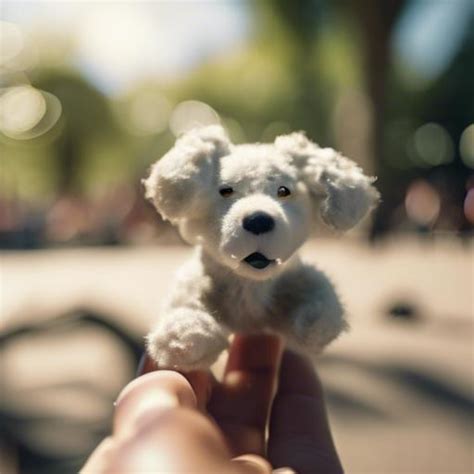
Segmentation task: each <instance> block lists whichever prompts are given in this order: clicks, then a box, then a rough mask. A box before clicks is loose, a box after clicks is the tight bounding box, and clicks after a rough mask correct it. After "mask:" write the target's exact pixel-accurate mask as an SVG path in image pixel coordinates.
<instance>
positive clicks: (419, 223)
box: [0, 0, 474, 473]
mask: <svg viewBox="0 0 474 474" xmlns="http://www.w3.org/2000/svg"><path fill="white" fill-rule="evenodd" d="M0 14H1V23H0V74H1V79H0V81H1V83H0V160H1V161H0V162H1V167H0V249H2V250H1V253H0V257H1V273H0V305H1V319H0V371H1V373H0V459H2V463H3V464H0V472H2V473H4V472H7V473H10V472H12V473H15V472H32V473H33V472H34V473H36V472H45V473H55V472H58V473H59V472H61V473H63V472H75V471H77V469H78V468H79V467H80V466H81V464H82V463H83V461H84V459H85V457H86V456H87V455H88V453H89V452H90V451H91V450H92V449H93V447H94V446H95V445H96V444H97V443H98V441H99V440H100V439H101V438H102V437H103V436H104V435H105V434H106V433H107V430H108V429H109V421H110V414H111V410H112V401H113V400H114V398H115V396H116V395H117V393H118V391H119V390H120V388H121V387H122V386H123V385H124V384H125V383H126V382H127V381H128V380H130V379H131V378H132V377H133V373H134V368H135V366H136V363H137V360H138V358H139V355H140V353H141V346H142V337H143V334H144V333H145V332H146V330H147V327H148V325H149V324H150V321H151V320H152V318H153V316H154V312H155V311H156V307H157V304H159V300H160V297H161V296H162V295H163V294H164V293H165V292H166V291H167V285H168V281H169V278H170V274H171V273H172V272H173V271H174V269H175V267H176V266H177V265H178V264H179V263H180V262H181V261H183V260H184V259H185V258H186V257H187V255H188V253H189V249H188V248H186V247H185V246H184V245H183V244H182V243H181V241H180V239H179V237H178V236H177V234H176V233H175V231H174V230H173V229H172V228H170V227H169V226H168V225H167V224H166V223H165V222H163V221H162V220H161V219H160V217H159V216H158V215H157V214H156V212H155V211H154V210H153V209H152V208H151V207H150V206H149V205H148V204H147V203H146V202H145V201H144V199H143V192H142V189H141V185H140V179H141V178H142V177H144V176H145V175H146V172H147V169H148V167H149V166H150V164H151V163H152V162H153V161H155V160H156V159H157V158H159V157H160V156H162V155H163V154H164V153H165V152H166V151H167V150H168V149H169V148H170V147H171V146H172V144H173V143H174V140H175V138H176V137H177V136H179V135H180V134H181V133H183V132H184V131H186V130H188V129H190V128H192V127H194V126H196V125H200V124H202V125H207V124H213V123H221V124H222V125H224V127H226V128H227V130H228V132H229V134H230V136H231V138H232V139H233V140H234V142H236V143H243V142H253V141H262V142H267V141H272V140H273V139H274V138H275V137H276V136H277V135H280V134H284V133H288V132H291V131H294V130H305V131H306V132H307V134H308V136H309V137H310V138H311V139H312V140H314V141H316V142H317V143H319V144H320V145H321V146H332V147H334V148H336V149H338V150H340V151H341V152H343V153H344V154H345V155H347V156H349V157H350V158H352V159H354V160H356V161H357V162H358V163H360V165H361V166H362V167H363V168H364V170H365V171H366V172H367V173H369V174H373V175H376V176H377V177H378V181H377V187H378V189H379V190H380V192H381V194H382V199H383V201H382V203H381V206H380V207H379V209H378V210H377V212H376V213H375V214H374V216H373V219H372V220H371V221H370V222H366V223H365V225H363V226H362V227H361V228H359V229H356V231H355V232H353V233H351V235H349V236H348V237H345V238H343V239H340V238H337V239H336V238H334V237H332V236H329V235H324V236H323V237H320V238H319V239H316V240H314V241H312V242H310V243H309V244H308V245H307V246H306V247H305V249H304V255H305V256H306V258H307V259H308V260H310V261H313V262H314V263H316V264H317V265H318V266H320V267H321V268H322V269H323V270H325V271H326V272H327V273H328V274H329V275H330V277H331V279H332V280H333V281H334V282H335V283H336V285H337V286H338V288H339V292H340V293H341V295H342V296H343V299H344V301H345V302H346V305H347V307H348V312H349V314H350V318H351V322H352V323H351V324H352V332H351V333H350V334H348V335H345V336H343V337H342V338H341V340H340V341H337V342H336V343H335V344H334V345H333V346H332V347H331V348H330V349H329V350H328V351H327V353H326V354H325V355H324V356H323V357H322V358H321V360H320V361H319V363H318V367H319V369H318V370H319V371H320V372H321V375H322V377H323V380H324V382H325V385H326V387H327V395H328V404H329V414H330V418H331V420H332V423H333V426H334V431H335V438H336V443H337V444H338V446H339V449H340V451H341V457H342V460H343V463H344V464H345V466H346V469H347V472H361V473H362V472H377V473H381V472H403V473H425V472H445V473H455V472H456V473H457V472H459V473H461V472H462V473H464V472H472V471H473V470H474V464H473V457H472V453H471V447H472V446H471V445H472V440H473V435H474V433H473V419H472V414H473V373H472V363H473V362H474V353H473V347H474V345H473V342H474V341H473V334H474V333H473V316H474V311H473V309H474V302H473V296H472V288H473V287H474V252H473V245H472V235H473V234H472V230H473V224H474V86H473V84H474V83H473V77H474V4H473V3H472V2H471V1H469V0H384V1H383V2H380V1H378V0H360V1H343V0H341V1H339V0H298V1H292V0H247V1H245V0H241V1H237V0H236V1H226V0H216V1H204V0H202V1H199V0H197V1H189V2H185V1H172V0H168V1H161V2H141V1H135V2H128V3H127V2H114V1H104V2H94V1H88V2H79V1H78V2H73V1H69V2H62V1H54V2H43V1H29V2H22V1H6V2H3V4H2V6H1V7H0ZM348 270H349V271H348Z"/></svg>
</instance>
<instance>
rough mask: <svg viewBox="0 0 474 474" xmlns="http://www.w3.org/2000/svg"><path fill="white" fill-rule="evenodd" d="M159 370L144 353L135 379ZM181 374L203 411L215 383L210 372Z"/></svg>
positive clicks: (197, 371) (198, 371) (200, 371)
mask: <svg viewBox="0 0 474 474" xmlns="http://www.w3.org/2000/svg"><path fill="white" fill-rule="evenodd" d="M156 370H159V369H158V367H157V365H156V363H155V361H154V360H152V359H151V358H150V356H149V355H148V354H147V353H146V352H144V353H143V355H142V357H141V359H140V362H139V364H138V368H137V377H138V376H140V375H145V374H148V373H150V372H154V371H156ZM181 374H182V375H183V376H184V377H186V379H187V380H188V382H189V383H190V384H191V386H192V388H193V390H194V393H195V395H196V399H197V406H198V409H199V410H201V411H204V410H205V408H206V405H207V402H208V401H209V398H210V395H211V391H212V387H213V385H214V383H215V379H214V377H213V375H212V374H211V373H210V372H205V371H202V370H195V371H192V372H186V373H184V372H181Z"/></svg>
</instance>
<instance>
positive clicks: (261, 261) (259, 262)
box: [244, 252, 272, 270]
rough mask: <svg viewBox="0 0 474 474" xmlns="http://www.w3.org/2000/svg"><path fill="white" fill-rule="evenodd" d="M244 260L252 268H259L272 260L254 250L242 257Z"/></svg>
mask: <svg viewBox="0 0 474 474" xmlns="http://www.w3.org/2000/svg"><path fill="white" fill-rule="evenodd" d="M244 262H247V263H248V264H249V265H251V266H252V267H254V268H257V269H258V270H261V269H263V268H265V267H267V266H268V265H270V263H271V262H272V261H271V260H268V258H267V257H265V255H262V254H261V253H259V252H254V253H252V254H250V255H249V256H248V257H246V258H244Z"/></svg>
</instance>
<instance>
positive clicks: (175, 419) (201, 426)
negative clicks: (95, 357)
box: [82, 335, 343, 474]
mask: <svg viewBox="0 0 474 474" xmlns="http://www.w3.org/2000/svg"><path fill="white" fill-rule="evenodd" d="M143 373H144V374H145V375H142V376H140V377H138V378H137V379H135V380H134V381H132V382H131V383H130V384H128V385H127V386H126V387H125V388H124V389H123V390H122V392H121V394H120V395H119V397H118V399H117V402H116V405H115V413H114V422H113V432H112V434H111V436H110V437H108V438H106V439H105V440H104V441H103V442H102V443H101V444H100V445H99V446H98V447H97V449H96V450H95V451H94V452H93V453H92V455H91V456H90V458H89V460H88V461H87V463H86V465H85V466H84V467H83V469H82V472H85V473H114V474H115V473H120V472H123V473H130V472H165V473H188V472H189V473H193V474H194V473H196V474H197V473H222V474H253V473H255V474H264V473H265V474H266V473H271V472H272V470H273V469H275V470H277V471H276V472H278V473H291V472H297V473H299V474H305V473H308V474H317V473H325V474H329V473H342V472H343V471H342V467H341V463H340V461H339V458H338V455H337V452H336V449H335V447H334V443H333V441H332V437H331V433H330V430H329V425H328V421H327V416H326V409H325V404H324V398H323V392H322V387H321V383H320V381H319V379H318V377H317V375H316V374H315V372H314V370H313V367H312V365H311V364H310V363H309V361H307V360H306V359H304V358H303V357H301V356H299V355H297V354H295V353H293V352H290V351H288V350H286V351H284V352H282V343H281V341H280V340H279V339H278V338H277V337H275V336H270V335H252V336H236V337H235V338H234V340H233V343H232V345H231V348H230V352H229V358H228V361H227V365H226V368H225V373H224V376H223V380H222V381H221V382H217V381H216V380H215V379H214V378H213V376H212V375H211V374H210V373H208V372H190V373H187V374H180V373H178V372H173V371H169V370H156V367H155V366H154V365H153V363H152V362H151V361H150V360H147V361H146V362H145V365H144V368H143ZM266 432H268V436H267V437H266V435H265V433H266ZM273 472H275V471H273Z"/></svg>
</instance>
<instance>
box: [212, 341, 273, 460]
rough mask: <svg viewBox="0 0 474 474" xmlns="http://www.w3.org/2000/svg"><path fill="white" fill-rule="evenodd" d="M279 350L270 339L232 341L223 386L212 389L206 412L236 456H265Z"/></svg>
mask: <svg viewBox="0 0 474 474" xmlns="http://www.w3.org/2000/svg"><path fill="white" fill-rule="evenodd" d="M281 348H282V343H281V340H280V339H279V338H278V337H276V336H272V335H246V336H241V335H237V336H236V337H235V338H234V341H233V343H232V346H231V348H230V353H229V359H228V362H227V366H226V369H225V373H224V379H223V382H222V383H221V384H219V385H217V386H216V387H215V388H214V390H213V393H212V397H211V400H210V402H209V404H208V409H209V412H210V413H211V414H212V416H213V417H214V419H215V420H216V421H217V423H218V424H219V426H220V427H221V429H222V430H223V431H224V433H225V435H226V436H227V438H228V439H229V441H230V444H231V447H232V449H233V450H234V453H235V454H242V453H255V454H264V447H265V442H264V441H265V427H266V422H267V419H268V412H269V409H270V405H271V401H272V398H273V394H274V390H275V385H276V376H277V373H278V367H279V362H280V354H281Z"/></svg>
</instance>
